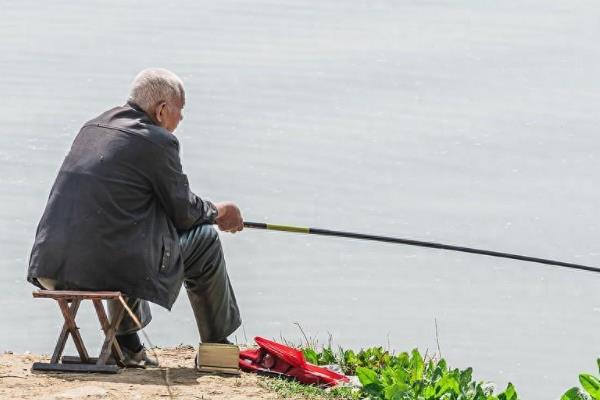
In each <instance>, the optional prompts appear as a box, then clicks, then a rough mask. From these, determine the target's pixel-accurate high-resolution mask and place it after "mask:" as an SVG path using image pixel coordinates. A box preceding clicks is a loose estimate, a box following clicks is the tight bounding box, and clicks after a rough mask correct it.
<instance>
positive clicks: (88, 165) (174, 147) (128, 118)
mask: <svg viewBox="0 0 600 400" xmlns="http://www.w3.org/2000/svg"><path fill="white" fill-rule="evenodd" d="M211 207H212V205H211V204H210V203H209V202H203V201H202V200H200V199H199V198H198V197H197V196H195V195H194V194H193V193H191V192H190V190H189V187H188V182H187V177H186V176H185V175H184V174H183V172H182V169H181V164H180V161H179V144H178V141H177V139H176V138H175V136H174V135H172V134H170V133H169V132H168V131H166V130H165V129H163V128H161V127H159V126H157V125H155V124H154V123H153V122H152V121H151V120H150V119H149V117H148V116H147V115H146V114H145V113H144V112H143V111H142V110H141V109H139V108H138V107H136V106H135V105H134V104H129V103H128V104H127V105H125V106H123V107H117V108H114V109H112V110H109V111H107V112H105V113H103V114H102V115H100V116H99V117H98V118H96V119H93V120H91V121H89V122H88V123H86V124H85V125H84V126H83V127H82V129H81V131H80V132H79V134H78V135H77V137H76V139H75V141H74V142H73V145H72V147H71V150H70V152H69V154H68V155H67V157H66V158H65V160H64V162H63V165H62V166H61V169H60V171H59V173H58V177H57V178H56V181H55V183H54V186H53V187H52V190H51V193H50V197H49V199H48V204H47V206H46V210H45V211H44V215H43V216H42V219H41V221H40V224H39V226H38V231H37V234H36V240H35V243H34V246H33V250H32V254H31V258H30V265H29V272H28V279H29V280H30V281H33V278H37V277H40V278H51V279H55V280H57V282H58V285H59V287H58V288H61V287H62V288H81V289H90V290H109V289H110V290H121V291H123V292H124V293H127V294H128V295H131V296H135V297H139V298H143V299H146V300H150V301H152V302H155V303H157V304H160V305H163V306H165V307H167V308H170V307H171V305H172V304H173V302H174V301H175V298H176V297H177V294H178V291H179V288H180V287H181V282H182V279H183V267H182V260H181V257H180V249H179V245H178V243H177V240H178V236H177V229H187V228H190V227H191V226H193V225H194V224H198V223H201V222H202V221H203V220H204V219H206V218H210V215H208V214H210V211H211Z"/></svg>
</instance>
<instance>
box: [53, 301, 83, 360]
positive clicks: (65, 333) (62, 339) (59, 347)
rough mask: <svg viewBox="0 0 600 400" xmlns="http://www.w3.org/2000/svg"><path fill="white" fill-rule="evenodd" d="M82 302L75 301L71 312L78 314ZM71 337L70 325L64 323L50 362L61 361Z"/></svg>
mask: <svg viewBox="0 0 600 400" xmlns="http://www.w3.org/2000/svg"><path fill="white" fill-rule="evenodd" d="M80 303H81V300H73V302H72V303H71V307H70V308H69V311H70V312H71V313H72V314H73V315H76V314H77V310H79V304H80ZM68 337H69V325H68V324H67V323H66V322H65V323H63V327H62V330H61V332H60V335H58V341H57V342H56V346H55V347H54V353H52V358H51V359H50V362H51V363H53V364H56V363H57V362H58V360H60V356H61V354H62V352H63V351H64V350H65V344H66V343H67V338H68Z"/></svg>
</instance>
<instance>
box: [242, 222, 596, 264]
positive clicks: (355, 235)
mask: <svg viewBox="0 0 600 400" xmlns="http://www.w3.org/2000/svg"><path fill="white" fill-rule="evenodd" d="M244 227H246V228H254V229H265V230H269V231H280V232H294V233H306V234H310V235H323V236H336V237H345V238H351V239H361V240H374V241H377V242H387V243H398V244H406V245H410V246H419V247H429V248H433V249H441V250H452V251H462V252H463V253H472V254H482V255H484V256H491V257H500V258H511V259H513V260H520V261H528V262H534V263H540V264H548V265H556V266H559V267H564V268H572V269H580V270H584V271H591V272H600V268H597V267H590V266H587V265H581V264H573V263H567V262H562V261H555V260H547V259H545V258H538V257H529V256H522V255H519V254H511V253H502V252H499V251H491V250H482V249H474V248H471V247H462V246H452V245H449V244H442V243H434V242H424V241H421V240H412V239H402V238H395V237H390V236H378V235H368V234H364V233H355V232H343V231H332V230H329V229H320V228H305V227H301V226H289V225H274V224H265V223H261V222H244Z"/></svg>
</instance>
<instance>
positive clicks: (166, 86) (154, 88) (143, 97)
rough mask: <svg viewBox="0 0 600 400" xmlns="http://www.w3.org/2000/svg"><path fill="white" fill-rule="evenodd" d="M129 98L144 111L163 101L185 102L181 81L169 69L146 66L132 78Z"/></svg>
mask: <svg viewBox="0 0 600 400" xmlns="http://www.w3.org/2000/svg"><path fill="white" fill-rule="evenodd" d="M129 100H130V101H132V102H134V103H135V104H137V105H138V106H140V107H141V108H142V110H144V111H146V112H149V111H151V110H152V108H153V107H155V106H156V105H157V104H159V103H160V102H163V101H167V102H170V101H175V100H180V101H181V103H185V90H184V89H183V82H182V81H181V79H180V78H179V77H178V76H177V75H175V74H174V73H172V72H171V71H169V70H166V69H163V68H148V69H145V70H143V71H142V72H140V73H139V74H137V76H136V77H135V79H134V80H133V83H132V84H131V90H130V91H129Z"/></svg>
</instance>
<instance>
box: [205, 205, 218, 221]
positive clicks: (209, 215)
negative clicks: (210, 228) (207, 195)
mask: <svg viewBox="0 0 600 400" xmlns="http://www.w3.org/2000/svg"><path fill="white" fill-rule="evenodd" d="M218 214H219V211H218V210H217V206H215V205H214V204H213V203H212V202H211V201H208V200H204V221H206V223H208V224H214V223H215V220H216V219H217V215H218Z"/></svg>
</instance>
